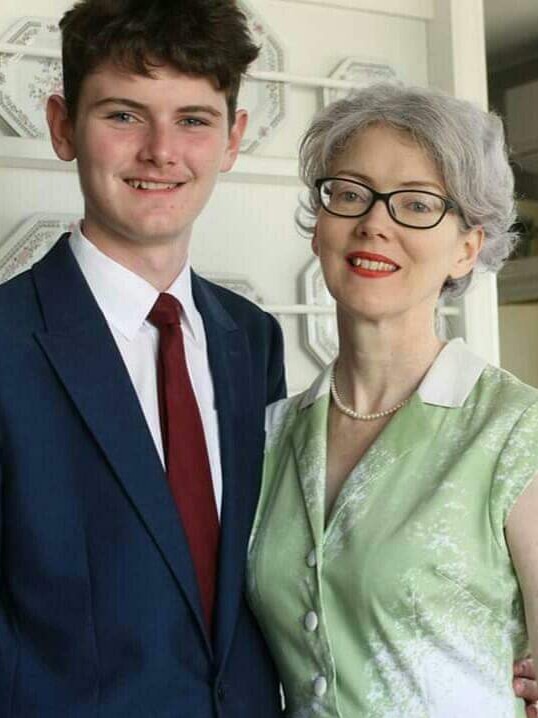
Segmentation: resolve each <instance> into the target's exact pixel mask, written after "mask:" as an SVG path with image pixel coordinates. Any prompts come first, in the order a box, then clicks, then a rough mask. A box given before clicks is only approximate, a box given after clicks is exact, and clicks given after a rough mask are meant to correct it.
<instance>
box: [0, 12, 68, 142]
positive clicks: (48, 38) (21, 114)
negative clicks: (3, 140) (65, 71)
mask: <svg viewBox="0 0 538 718" xmlns="http://www.w3.org/2000/svg"><path fill="white" fill-rule="evenodd" d="M0 41H1V42H7V43H12V44H13V45H21V46H29V45H34V46H36V47H39V48H40V49H41V48H43V49H46V50H59V49H60V30H59V28H58V24H57V21H56V20H55V19H54V18H39V17H23V18H21V19H20V20H18V21H17V22H16V23H15V24H14V25H12V26H11V27H10V29H9V30H8V31H7V32H6V33H3V34H2V35H1V36H0ZM61 91H62V64H61V61H60V60H55V59H51V58H50V57H32V56H29V55H24V54H21V55H7V54H5V53H0V117H1V118H2V119H3V120H4V121H5V123H6V124H7V125H8V126H9V127H10V128H11V129H12V130H13V131H14V132H15V133H16V134H17V135H19V136H20V137H36V138H40V139H42V138H44V137H46V136H47V126H46V120H45V104H46V101H47V98H48V96H49V95H50V94H52V93H53V92H61Z"/></svg>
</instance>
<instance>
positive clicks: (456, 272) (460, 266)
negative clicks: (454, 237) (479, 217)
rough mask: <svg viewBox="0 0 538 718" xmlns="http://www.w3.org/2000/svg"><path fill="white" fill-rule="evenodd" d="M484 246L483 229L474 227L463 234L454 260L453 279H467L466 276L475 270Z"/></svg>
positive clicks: (451, 274)
mask: <svg viewBox="0 0 538 718" xmlns="http://www.w3.org/2000/svg"><path fill="white" fill-rule="evenodd" d="M483 244H484V228H483V227H473V228H472V229H469V230H467V231H466V232H463V233H462V235H461V241H460V244H459V248H458V252H457V255H456V258H455V260H454V265H453V267H452V271H451V272H450V277H451V278H452V279H460V278H461V277H465V275H467V274H469V272H471V271H472V270H473V268H474V266H475V264H476V261H477V259H478V255H479V254H480V250H481V249H482V245H483Z"/></svg>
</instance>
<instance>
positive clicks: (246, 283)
mask: <svg viewBox="0 0 538 718" xmlns="http://www.w3.org/2000/svg"><path fill="white" fill-rule="evenodd" d="M202 275H203V276H204V277H205V278H206V279H209V281H211V282H215V284H218V285H220V286H221V287H225V288H226V289H230V290H231V291H232V292H235V293H236V294H240V295H241V296H242V297H245V299H249V300H250V301H251V302H254V303H255V304H263V300H262V298H261V296H260V295H259V294H258V290H257V289H256V288H255V287H254V286H253V284H252V282H251V281H250V279H248V278H247V277H244V276H241V275H233V276H230V275H229V274H214V273H207V272H202Z"/></svg>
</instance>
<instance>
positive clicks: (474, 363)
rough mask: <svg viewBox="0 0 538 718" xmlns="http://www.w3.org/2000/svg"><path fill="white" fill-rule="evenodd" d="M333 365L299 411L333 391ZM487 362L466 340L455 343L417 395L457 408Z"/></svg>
mask: <svg viewBox="0 0 538 718" xmlns="http://www.w3.org/2000/svg"><path fill="white" fill-rule="evenodd" d="M333 365H334V362H333V363H331V364H330V365H329V366H328V367H327V368H326V369H325V370H324V371H323V372H322V373H321V374H320V375H319V376H318V378H317V379H316V380H315V381H314V383H313V384H312V386H311V387H310V388H309V389H307V390H306V392H305V393H304V395H303V398H302V399H301V401H300V403H299V409H306V408H307V407H308V406H310V405H312V404H313V403H314V402H315V401H317V400H318V399H319V398H320V397H321V396H324V395H325V394H328V393H329V391H330V382H331V372H332V368H333ZM486 366H487V361H486V360H485V359H482V357H479V356H477V355H476V354H474V353H473V352H472V351H471V350H470V349H469V347H468V346H467V345H466V344H465V342H464V341H463V339H452V341H450V342H448V344H446V345H445V346H444V347H443V349H442V350H441V351H440V352H439V354H438V355H437V357H436V359H435V361H434V362H433V364H432V365H431V367H430V368H429V369H428V372H427V374H426V376H425V377H424V378H423V379H422V381H421V382H420V385H419V387H418V389H417V393H418V395H419V397H420V399H421V400H422V402H423V403H424V404H433V405H434V406H444V407H446V408H452V409H454V408H457V407H461V406H463V404H464V403H465V401H466V400H467V397H468V396H469V394H470V393H471V392H472V390H473V389H474V387H475V385H476V383H477V381H478V380H479V378H480V376H481V375H482V372H483V371H484V369H485V368H486Z"/></svg>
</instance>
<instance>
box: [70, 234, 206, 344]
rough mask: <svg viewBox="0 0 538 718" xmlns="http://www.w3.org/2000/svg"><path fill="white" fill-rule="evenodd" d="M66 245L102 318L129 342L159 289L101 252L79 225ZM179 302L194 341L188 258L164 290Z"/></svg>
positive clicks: (196, 328) (197, 332)
mask: <svg viewBox="0 0 538 718" xmlns="http://www.w3.org/2000/svg"><path fill="white" fill-rule="evenodd" d="M69 245H70V247H71V250H72V252H73V254H74V255H75V258H76V260H77V262H78V264H79V266H80V269H81V271H82V273H83V275H84V278H85V279H86V281H87V282H88V284H89V286H90V289H91V291H92V293H93V295H94V297H95V301H96V302H97V304H98V305H99V308H100V309H101V311H102V312H103V314H104V316H105V319H106V320H107V322H109V324H111V325H113V326H114V327H115V328H116V329H117V330H118V331H119V332H121V334H123V336H124V337H125V338H126V339H128V340H129V341H131V340H132V339H134V337H135V336H136V334H137V332H138V331H139V330H140V329H141V327H142V325H143V324H144V322H145V321H146V319H147V316H148V314H149V312H150V310H151V308H152V307H153V305H154V304H155V302H156V301H157V297H158V296H159V292H158V291H157V289H155V287H153V286H152V285H151V284H150V283H149V282H147V281H146V280H145V279H143V278H142V277H140V276H139V275H138V274H135V273H134V272H131V271H130V270H129V269H127V268H126V267H124V266H123V265H121V264H119V263H118V262H116V261H114V260H113V259H111V258H110V257H108V256H107V255H106V254H104V253H103V252H101V250H99V249H98V248H97V247H96V246H95V245H94V244H93V243H92V242H90V240H89V239H87V238H86V237H85V236H84V234H83V233H82V229H81V226H80V224H79V225H78V226H77V227H76V228H75V229H74V231H73V232H72V234H71V236H70V237H69ZM166 291H167V293H168V294H172V295H173V296H174V297H176V299H178V300H179V301H180V302H181V305H182V306H183V316H182V317H181V324H182V327H183V329H184V330H186V331H187V332H188V333H190V334H191V336H192V338H193V339H194V341H195V342H197V341H198V340H199V339H200V337H201V331H203V329H202V319H201V317H200V314H199V312H198V310H197V309H196V305H195V304H194V299H193V296H192V286H191V272H190V264H189V261H188V260H187V262H186V263H185V266H184V267H183V269H182V270H181V272H180V274H179V275H178V277H177V278H176V279H175V280H174V281H173V282H172V284H171V286H170V287H169V288H168V289H167V290H166Z"/></svg>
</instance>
